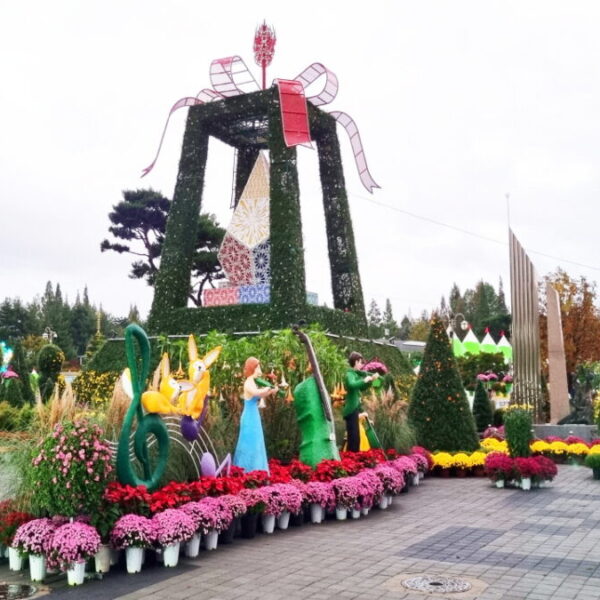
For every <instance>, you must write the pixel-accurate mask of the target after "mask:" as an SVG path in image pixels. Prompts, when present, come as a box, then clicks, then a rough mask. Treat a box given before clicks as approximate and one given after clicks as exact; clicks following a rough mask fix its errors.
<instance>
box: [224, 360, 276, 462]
mask: <svg viewBox="0 0 600 600" xmlns="http://www.w3.org/2000/svg"><path fill="white" fill-rule="evenodd" d="M261 375H262V371H261V369H260V361H259V360H258V358H254V357H253V356H251V357H250V358H248V359H247V360H246V364H245V365H244V377H245V378H246V381H245V383H244V410H243V411H242V417H241V419H240V435H239V437H238V442H237V446H236V448H235V454H234V455H233V464H234V465H236V466H237V467H242V469H244V471H246V472H248V471H267V473H268V472H269V463H268V462H267V449H266V448H265V437H264V435H263V429H262V422H261V419H260V413H259V402H260V400H261V399H262V398H266V397H267V396H271V395H273V394H275V393H276V392H277V389H276V388H268V387H261V388H259V387H258V385H257V384H256V381H255V378H256V377H260V376H261Z"/></svg>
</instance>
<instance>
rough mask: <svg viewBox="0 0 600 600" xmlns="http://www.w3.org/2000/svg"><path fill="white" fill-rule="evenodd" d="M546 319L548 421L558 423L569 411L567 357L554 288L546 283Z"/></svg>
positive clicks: (558, 304) (558, 302)
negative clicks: (548, 380) (548, 394)
mask: <svg viewBox="0 0 600 600" xmlns="http://www.w3.org/2000/svg"><path fill="white" fill-rule="evenodd" d="M546 299H547V302H546V305H547V309H546V311H547V319H548V369H549V373H550V382H549V383H550V386H549V387H550V422H551V423H558V422H559V421H560V420H561V419H564V417H566V416H568V415H569V414H570V413H571V407H570V405H569V386H568V383H567V359H566V356H565V344H564V339H563V331H562V319H561V316H560V300H559V297H558V292H557V290H556V288H555V287H554V286H553V285H552V284H551V283H550V282H548V283H546Z"/></svg>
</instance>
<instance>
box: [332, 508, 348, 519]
mask: <svg viewBox="0 0 600 600" xmlns="http://www.w3.org/2000/svg"><path fill="white" fill-rule="evenodd" d="M335 518H336V519H337V520H338V521H345V520H346V519H347V518H348V509H347V508H345V507H344V506H336V507H335Z"/></svg>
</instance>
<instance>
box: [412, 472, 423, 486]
mask: <svg viewBox="0 0 600 600" xmlns="http://www.w3.org/2000/svg"><path fill="white" fill-rule="evenodd" d="M411 478H412V484H413V485H419V481H421V478H420V477H419V473H415V474H414V475H411Z"/></svg>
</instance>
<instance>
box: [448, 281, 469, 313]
mask: <svg viewBox="0 0 600 600" xmlns="http://www.w3.org/2000/svg"><path fill="white" fill-rule="evenodd" d="M448 302H449V304H450V310H451V311H452V314H454V315H457V314H458V313H462V314H463V315H464V314H465V312H466V310H467V309H466V306H465V301H464V299H463V297H462V294H461V293H460V289H459V287H458V285H456V283H453V284H452V289H451V290H450V295H449V296H448Z"/></svg>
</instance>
